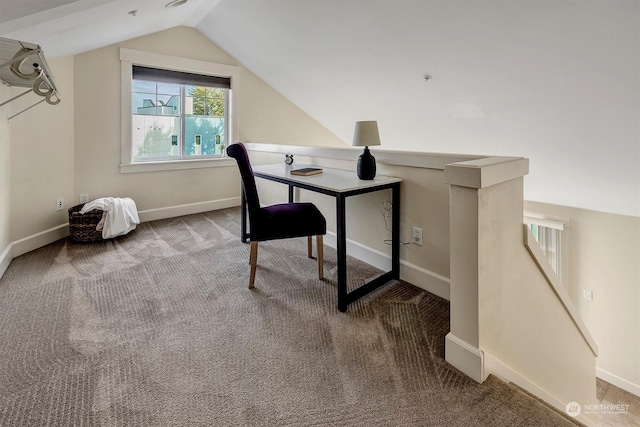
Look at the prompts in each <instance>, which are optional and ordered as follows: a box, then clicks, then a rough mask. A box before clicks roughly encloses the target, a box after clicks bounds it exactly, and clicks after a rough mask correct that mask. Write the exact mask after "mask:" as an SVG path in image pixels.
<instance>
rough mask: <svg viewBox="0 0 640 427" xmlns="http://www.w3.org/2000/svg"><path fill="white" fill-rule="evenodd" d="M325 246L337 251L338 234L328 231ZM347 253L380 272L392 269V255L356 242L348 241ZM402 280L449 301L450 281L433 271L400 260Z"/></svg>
mask: <svg viewBox="0 0 640 427" xmlns="http://www.w3.org/2000/svg"><path fill="white" fill-rule="evenodd" d="M324 244H325V245H327V246H329V247H331V248H334V249H335V248H336V247H337V244H336V234H335V233H334V232H332V231H327V235H326V236H325V238H324ZM347 253H348V254H349V256H352V257H354V258H357V259H359V260H360V261H364V262H366V263H367V264H369V265H372V266H374V267H376V268H379V269H380V270H384V271H387V270H389V269H390V268H391V255H388V254H385V253H384V252H380V251H378V250H376V249H373V248H371V247H369V246H365V245H363V244H361V243H358V242H356V241H354V240H350V239H347ZM400 279H402V280H404V281H405V282H407V283H410V284H412V285H414V286H416V287H418V288H420V289H423V290H425V291H427V292H430V293H432V294H434V295H437V296H439V297H440V298H444V299H446V300H447V301H449V283H450V281H449V279H448V278H446V277H444V276H441V275H439V274H437V273H434V272H433V271H429V270H427V269H425V268H422V267H419V266H417V265H415V264H412V263H410V262H407V261H404V260H400Z"/></svg>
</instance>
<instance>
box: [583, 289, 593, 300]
mask: <svg viewBox="0 0 640 427" xmlns="http://www.w3.org/2000/svg"><path fill="white" fill-rule="evenodd" d="M582 296H583V297H584V299H588V300H589V301H593V292H591V291H590V290H589V289H583V290H582Z"/></svg>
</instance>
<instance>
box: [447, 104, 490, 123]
mask: <svg viewBox="0 0 640 427" xmlns="http://www.w3.org/2000/svg"><path fill="white" fill-rule="evenodd" d="M445 111H446V113H447V115H448V116H449V117H451V118H452V119H483V118H485V117H486V116H485V114H484V112H483V111H482V109H480V107H478V106H477V105H476V104H474V103H472V102H467V101H462V102H455V103H454V104H453V105H450V106H449V107H447V108H446V109H445Z"/></svg>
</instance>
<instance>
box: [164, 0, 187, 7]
mask: <svg viewBox="0 0 640 427" xmlns="http://www.w3.org/2000/svg"><path fill="white" fill-rule="evenodd" d="M186 2H187V0H172V1H170V2H169V3H167V4H165V5H164V7H177V6H182V5H183V4H185V3H186Z"/></svg>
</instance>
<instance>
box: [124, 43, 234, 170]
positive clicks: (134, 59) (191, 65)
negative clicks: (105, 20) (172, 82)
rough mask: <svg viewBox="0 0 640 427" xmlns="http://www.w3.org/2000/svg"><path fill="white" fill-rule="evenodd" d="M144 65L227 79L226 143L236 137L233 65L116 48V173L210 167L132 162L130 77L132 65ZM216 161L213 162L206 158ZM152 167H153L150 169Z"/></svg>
mask: <svg viewBox="0 0 640 427" xmlns="http://www.w3.org/2000/svg"><path fill="white" fill-rule="evenodd" d="M134 64H135V65H143V66H144V65H146V66H150V67H158V68H162V69H165V70H175V71H184V72H188V73H199V74H205V75H215V76H220V77H229V78H230V79H231V90H230V93H231V95H230V97H229V105H230V107H229V111H228V115H229V122H230V123H231V129H229V135H227V141H228V143H229V144H231V143H233V141H235V138H237V135H239V134H240V133H239V129H240V127H239V122H240V114H239V113H240V103H239V99H240V69H239V67H238V66H236V65H228V64H218V63H215V62H207V61H200V60H197V59H191V58H183V57H178V56H171V55H163V54H160V53H154V52H144V51H140V50H134V49H125V48H120V116H121V127H120V173H135V172H149V171H158V170H176V169H192V168H194V167H211V166H212V165H213V163H203V164H207V165H208V166H195V164H194V163H191V162H193V160H187V159H185V160H176V161H168V162H150V163H149V164H147V163H146V162H145V163H142V162H138V163H133V162H132V157H133V153H132V150H133V146H132V141H131V126H132V120H131V76H132V66H133V65H134ZM210 160H212V161H213V160H216V159H210ZM181 162H184V163H185V167H182V168H178V167H176V165H175V164H176V163H181ZM150 165H153V166H150Z"/></svg>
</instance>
